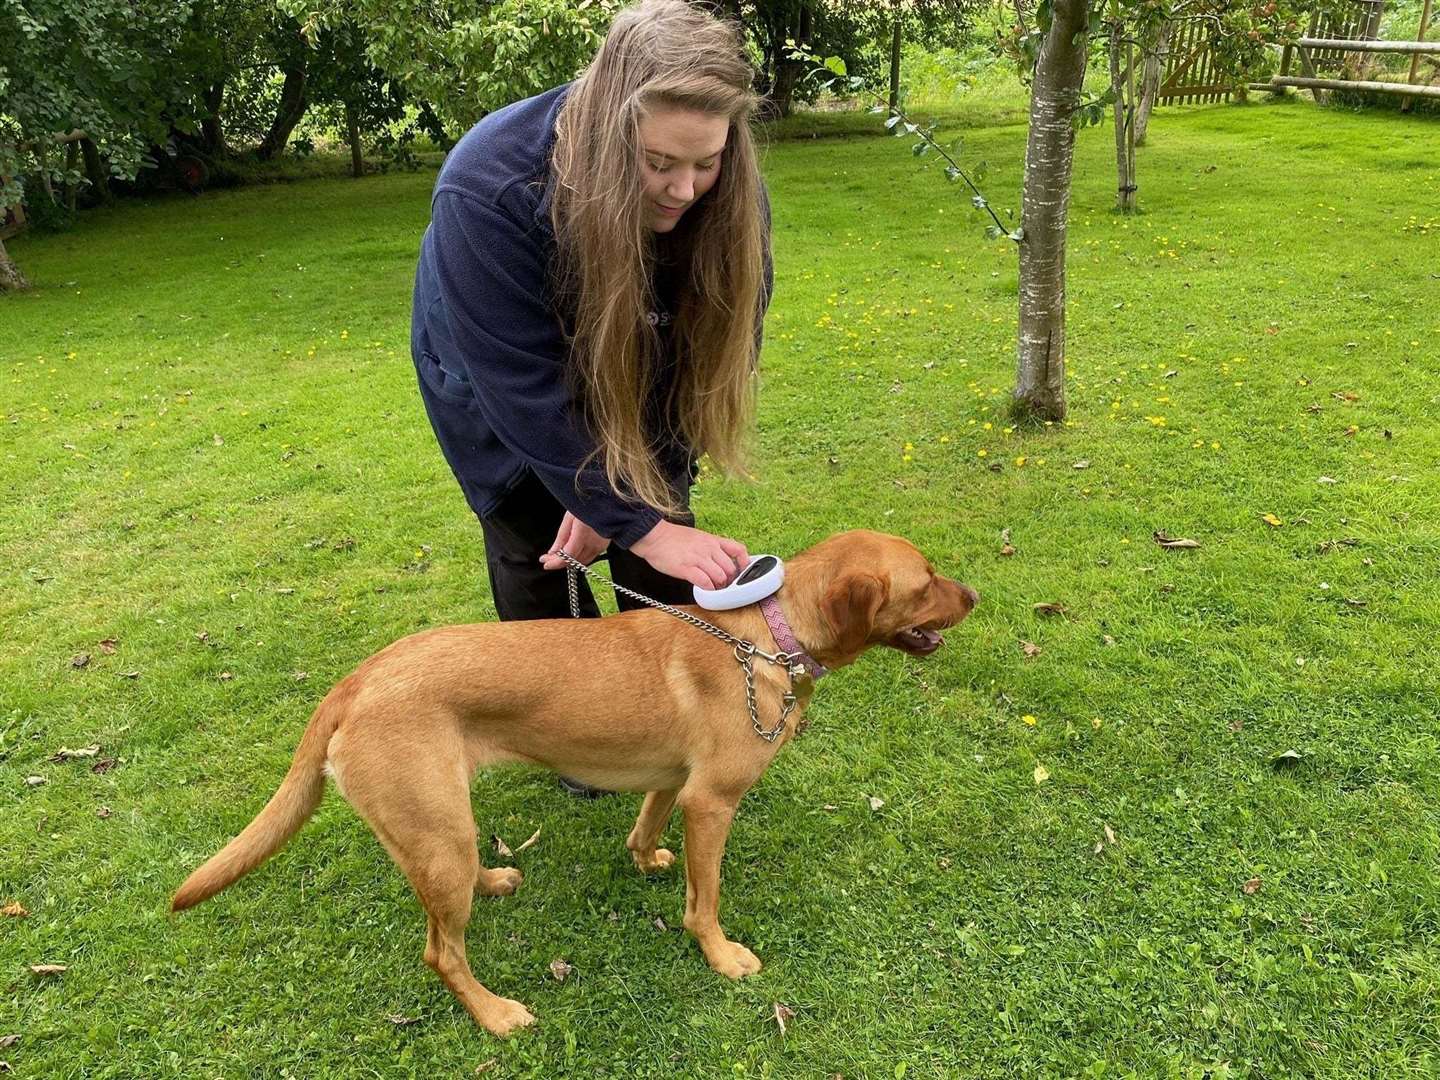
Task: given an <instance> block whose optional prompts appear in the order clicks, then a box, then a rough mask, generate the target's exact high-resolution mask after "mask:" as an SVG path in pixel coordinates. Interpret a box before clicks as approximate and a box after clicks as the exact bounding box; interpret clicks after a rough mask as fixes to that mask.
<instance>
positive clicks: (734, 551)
mask: <svg viewBox="0 0 1440 1080" xmlns="http://www.w3.org/2000/svg"><path fill="white" fill-rule="evenodd" d="M715 539H716V540H719V541H720V547H721V549H722V550H723V551H724V552H725V554H726V555H728V556H730V558H732V559H734V560H735V565H736V566H738V567H739V568H740V569H741V570H744V569H745V567H747V566H749V565H750V553H749V552H748V551H746V550H745V545H744V544H742V543H740V541H739V540H731V539H730V538H729V537H728V536H717V537H716V538H715Z"/></svg>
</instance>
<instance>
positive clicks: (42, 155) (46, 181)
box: [35, 140, 60, 206]
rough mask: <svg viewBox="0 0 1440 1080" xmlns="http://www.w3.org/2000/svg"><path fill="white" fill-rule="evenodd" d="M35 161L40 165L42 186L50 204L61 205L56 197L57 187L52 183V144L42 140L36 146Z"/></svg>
mask: <svg viewBox="0 0 1440 1080" xmlns="http://www.w3.org/2000/svg"><path fill="white" fill-rule="evenodd" d="M35 161H36V162H37V163H38V164H39V166H40V186H41V187H42V188H44V189H45V197H46V198H48V199H49V200H50V205H52V206H59V205H60V200H59V199H57V198H55V188H54V186H53V185H52V184H51V183H50V144H49V142H47V141H44V140H42V141H41V142H39V143H37V144H36V146H35Z"/></svg>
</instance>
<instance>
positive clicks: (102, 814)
mask: <svg viewBox="0 0 1440 1080" xmlns="http://www.w3.org/2000/svg"><path fill="white" fill-rule="evenodd" d="M114 812H115V811H113V810H111V809H110V807H108V806H97V807H96V808H95V816H96V817H98V818H100V820H102V821H103V820H105V818H108V817H109V816H110V815H111V814H113V813H114Z"/></svg>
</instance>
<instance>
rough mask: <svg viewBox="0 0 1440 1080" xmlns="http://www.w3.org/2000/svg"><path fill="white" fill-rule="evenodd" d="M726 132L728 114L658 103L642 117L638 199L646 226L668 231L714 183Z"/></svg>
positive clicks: (717, 175) (659, 231) (717, 174)
mask: <svg viewBox="0 0 1440 1080" xmlns="http://www.w3.org/2000/svg"><path fill="white" fill-rule="evenodd" d="M729 136H730V120H729V118H728V117H725V116H717V115H715V114H713V113H703V112H696V111H695V110H693V109H680V108H675V107H671V106H661V107H658V108H655V109H652V110H651V111H650V112H649V113H648V114H647V115H646V116H644V117H642V118H641V120H640V177H641V198H643V199H644V203H645V205H644V218H645V221H646V223H647V224H648V225H649V226H650V228H652V229H653V230H655V231H656V232H657V233H667V232H669V231H670V230H671V229H673V228H675V225H676V223H677V222H679V220H680V218H681V217H682V216H683V215H684V214H685V211H687V210H689V209H690V207H692V206H694V205H695V204H696V203H697V202H699V200H700V197H701V196H702V195H704V194H705V193H706V192H707V191H709V190H710V189H711V188H712V187H714V186H715V181H716V180H718V179H719V178H720V154H721V152H722V151H723V150H724V149H725V143H726V141H727V140H728V138H729Z"/></svg>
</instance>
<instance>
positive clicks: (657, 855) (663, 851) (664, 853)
mask: <svg viewBox="0 0 1440 1080" xmlns="http://www.w3.org/2000/svg"><path fill="white" fill-rule="evenodd" d="M630 854H632V855H633V856H635V865H636V866H637V867H638V868H639V869H640V872H641V873H642V874H658V873H660V871H662V870H669V869H670V867H672V866H674V865H675V853H674V852H673V851H671V850H670V849H669V848H663V847H662V848H656V849H655V850H654V851H652V852H650V853H649V854H648V855H647V854H646V853H645V852H642V851H632V852H631V853H630Z"/></svg>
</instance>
